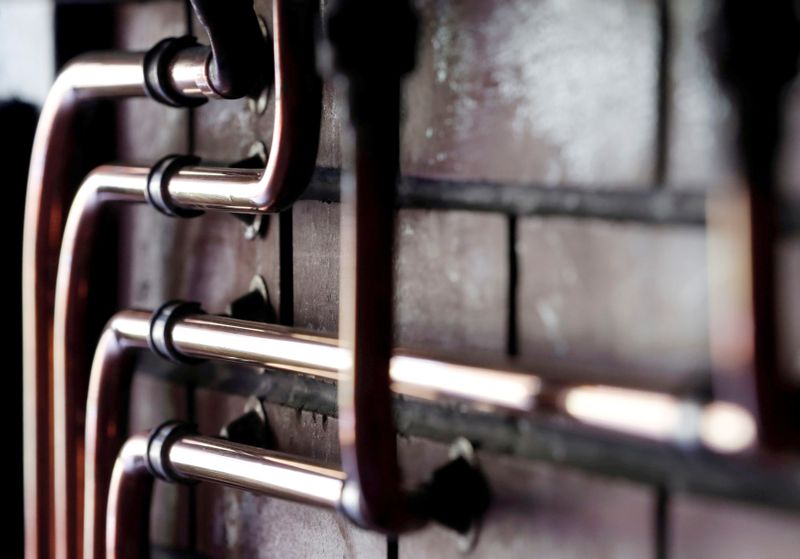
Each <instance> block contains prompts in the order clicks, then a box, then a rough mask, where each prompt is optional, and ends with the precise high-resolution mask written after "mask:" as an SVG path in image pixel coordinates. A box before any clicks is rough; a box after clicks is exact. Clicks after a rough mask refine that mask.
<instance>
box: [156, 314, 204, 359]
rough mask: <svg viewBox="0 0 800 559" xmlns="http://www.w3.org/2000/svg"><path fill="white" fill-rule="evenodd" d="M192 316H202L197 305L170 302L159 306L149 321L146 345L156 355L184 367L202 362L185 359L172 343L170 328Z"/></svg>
mask: <svg viewBox="0 0 800 559" xmlns="http://www.w3.org/2000/svg"><path fill="white" fill-rule="evenodd" d="M193 314H204V311H203V309H202V308H201V307H200V304H199V303H187V302H183V301H170V302H168V303H165V304H163V305H161V307H159V308H158V309H157V310H156V311H155V312H154V313H153V316H152V318H151V319H150V329H149V336H148V339H147V345H148V346H149V347H150V349H151V350H152V351H153V353H155V354H156V355H158V356H160V357H162V358H164V359H166V360H167V361H172V362H173V363H180V364H184V365H195V364H197V363H201V362H202V360H200V359H194V358H192V357H187V356H185V355H183V354H182V353H180V352H179V351H178V350H177V349H175V346H174V345H173V343H172V327H173V326H174V325H175V323H176V322H177V321H179V320H181V319H182V318H185V317H187V316H189V315H193Z"/></svg>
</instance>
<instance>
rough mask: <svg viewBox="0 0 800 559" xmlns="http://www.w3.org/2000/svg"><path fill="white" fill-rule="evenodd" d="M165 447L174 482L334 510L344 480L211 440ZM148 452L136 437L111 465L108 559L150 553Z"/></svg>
mask: <svg viewBox="0 0 800 559" xmlns="http://www.w3.org/2000/svg"><path fill="white" fill-rule="evenodd" d="M165 446H167V448H165V449H164V451H163V452H164V456H165V458H164V459H163V462H167V463H168V466H167V465H165V467H168V468H169V470H170V475H171V476H175V477H177V478H179V479H182V480H187V481H206V482H211V483H215V484H218V485H224V486H227V487H234V488H236V489H243V490H245V491H251V492H254V493H259V494H263V495H270V496H274V497H276V498H279V499H285V500H289V501H294V502H297V503H301V504H305V505H311V506H316V507H321V508H327V509H336V508H338V506H339V500H340V497H341V493H342V485H343V479H344V477H343V473H342V472H340V471H338V470H333V469H330V468H326V467H324V466H321V465H318V464H315V463H312V462H310V461H305V460H298V459H297V458H293V457H290V456H288V455H285V454H282V453H279V452H273V451H269V450H264V449H261V448H257V447H252V446H245V445H240V444H235V443H231V442H228V441H224V440H220V439H214V438H211V437H202V436H183V437H180V438H177V439H176V440H174V441H171V442H170V443H168V445H165ZM147 454H148V438H147V437H145V436H142V435H138V436H135V437H133V438H131V439H130V440H129V441H128V442H127V443H125V446H124V447H123V449H122V452H121V453H120V457H119V458H118V459H117V462H116V464H115V466H114V471H113V475H112V482H111V488H110V491H109V498H108V503H109V506H108V513H107V515H106V557H107V559H122V558H125V559H128V558H130V559H133V558H136V559H140V558H142V557H147V556H148V555H149V553H148V552H149V537H148V530H147V528H148V524H149V514H148V512H149V504H150V500H151V491H152V481H148V480H146V479H145V478H146V477H150V474H149V473H148V466H147V463H148V456H147ZM163 462H162V463H163ZM151 479H152V478H151ZM100 518H102V517H98V519H100ZM96 557H100V556H98V555H87V559H94V558H96Z"/></svg>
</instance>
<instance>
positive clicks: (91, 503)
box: [58, 311, 150, 557]
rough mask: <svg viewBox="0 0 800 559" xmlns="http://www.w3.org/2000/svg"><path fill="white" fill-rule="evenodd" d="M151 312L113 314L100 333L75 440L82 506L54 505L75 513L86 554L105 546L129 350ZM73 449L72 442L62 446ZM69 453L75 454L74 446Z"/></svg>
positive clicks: (139, 341) (142, 342) (122, 431)
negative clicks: (81, 430) (82, 418)
mask: <svg viewBox="0 0 800 559" xmlns="http://www.w3.org/2000/svg"><path fill="white" fill-rule="evenodd" d="M149 317H150V315H149V313H145V312H137V311H126V312H121V313H117V314H116V315H115V316H114V318H113V319H112V320H111V321H110V322H109V323H108V325H107V326H106V329H105V331H104V332H103V336H102V337H101V338H100V343H99V344H98V346H97V356H98V357H97V358H96V359H95V361H94V363H93V364H92V373H91V380H90V383H89V390H88V398H87V401H86V435H85V440H84V436H83V434H82V433H81V434H80V435H79V436H78V437H79V438H78V440H77V441H76V442H77V444H78V445H79V446H80V447H82V448H83V449H84V459H83V464H84V472H85V473H84V475H83V477H82V479H83V480H84V485H83V489H84V494H83V511H75V510H74V508H72V509H66V508H63V509H62V508H61V506H60V507H59V509H58V511H61V512H62V513H66V512H72V513H73V514H76V515H78V516H77V518H76V519H75V522H76V523H77V526H78V527H80V526H81V521H82V523H83V556H84V557H92V556H94V557H102V556H103V552H104V550H105V536H106V534H105V530H103V529H98V528H102V521H103V519H105V517H106V506H107V501H108V488H109V485H110V483H111V474H112V467H113V464H114V460H115V458H116V456H117V454H118V453H119V452H120V448H121V447H122V445H123V443H124V441H125V436H126V435H127V419H128V405H129V401H128V400H129V399H128V394H129V388H130V383H131V378H132V375H133V367H134V360H135V355H136V352H135V351H133V350H136V349H142V348H146V347H147V337H148V335H149V327H148V326H149ZM71 448H72V449H74V448H76V447H75V446H74V445H73V446H72V447H69V446H68V447H66V450H68V451H69V450H70V449H71ZM70 454H71V458H75V456H74V451H73V452H71V453H70ZM79 456H80V454H78V457H79ZM78 479H79V482H78V487H77V488H76V489H77V490H78V491H80V489H81V487H80V485H81V484H80V479H81V478H80V476H78ZM62 506H63V505H62Z"/></svg>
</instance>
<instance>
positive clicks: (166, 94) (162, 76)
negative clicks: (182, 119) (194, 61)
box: [144, 35, 211, 108]
mask: <svg viewBox="0 0 800 559" xmlns="http://www.w3.org/2000/svg"><path fill="white" fill-rule="evenodd" d="M197 47H199V45H198V43H197V39H196V38H194V37H192V36H190V35H186V36H184V37H169V38H167V39H163V40H161V41H159V42H158V43H156V44H155V46H154V47H153V48H151V49H150V50H149V51H147V53H146V54H145V55H144V85H145V88H146V90H147V94H148V95H149V96H150V97H152V98H153V99H154V100H156V101H158V102H159V103H161V104H163V105H167V106H169V107H190V108H193V107H199V106H200V105H202V104H203V103H205V102H207V101H208V99H207V97H189V96H187V95H185V94H184V92H183V91H181V90H180V89H178V88H176V87H175V85H174V81H173V79H172V72H171V68H172V65H173V62H174V61H175V59H176V58H177V57H178V55H179V54H180V53H182V52H184V51H186V50H189V49H194V48H197ZM200 48H202V47H200ZM205 50H206V51H207V55H206V57H207V58H208V57H210V56H211V51H210V50H208V49H207V48H206V49H205ZM207 66H208V64H207V63H206V64H205V65H204V68H206V67H207ZM204 73H207V72H205V71H204Z"/></svg>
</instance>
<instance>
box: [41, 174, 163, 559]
mask: <svg viewBox="0 0 800 559" xmlns="http://www.w3.org/2000/svg"><path fill="white" fill-rule="evenodd" d="M148 173H149V169H148V168H146V167H122V166H114V165H106V166H103V167H99V168H97V169H96V170H94V171H93V172H92V173H91V174H90V175H89V176H88V177H87V178H86V180H85V181H84V183H83V184H82V185H81V187H80V189H79V190H78V194H77V195H76V196H75V200H74V201H73V204H72V208H71V209H70V213H69V217H68V218H67V224H66V227H65V229H64V236H63V242H62V250H61V255H60V261H59V267H58V278H57V281H56V298H55V309H54V312H53V316H54V340H53V342H54V343H53V346H54V347H53V394H54V397H53V433H54V441H53V461H54V472H53V506H54V533H55V539H54V543H53V546H54V554H55V556H56V557H70V556H73V557H79V556H80V555H81V553H80V549H81V545H82V542H81V534H80V531H79V527H80V526H81V521H80V519H81V518H82V505H83V502H82V500H81V497H82V484H81V480H80V475H81V473H82V470H83V463H82V462H81V461H80V457H81V456H82V455H83V441H82V440H81V435H82V434H83V428H82V425H83V418H84V417H85V413H84V406H85V404H86V393H87V383H88V382H89V379H88V377H87V376H86V375H85V374H83V375H82V374H77V373H75V372H74V371H83V370H87V369H88V365H89V363H88V357H87V356H86V355H85V352H84V350H83V347H84V346H85V332H84V330H85V329H84V328H82V327H77V328H76V327H71V326H74V325H83V324H84V322H85V318H86V317H85V315H86V312H87V308H88V299H89V297H90V296H91V293H90V290H89V289H88V285H87V278H88V270H89V265H90V261H91V255H92V251H91V249H90V247H91V245H92V240H93V238H94V233H95V228H96V225H97V222H98V219H99V217H100V214H101V213H102V209H103V207H104V206H105V205H106V204H112V203H113V204H118V203H137V202H139V203H141V202H144V191H145V188H146V185H147V177H148Z"/></svg>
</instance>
